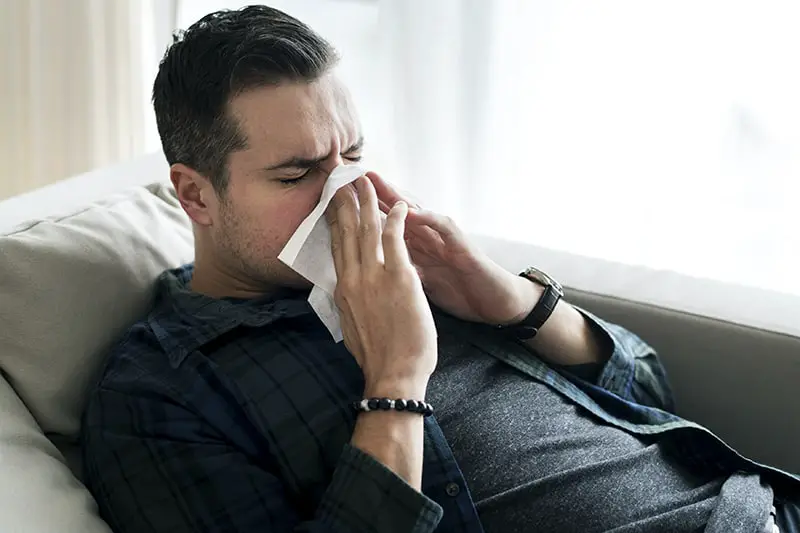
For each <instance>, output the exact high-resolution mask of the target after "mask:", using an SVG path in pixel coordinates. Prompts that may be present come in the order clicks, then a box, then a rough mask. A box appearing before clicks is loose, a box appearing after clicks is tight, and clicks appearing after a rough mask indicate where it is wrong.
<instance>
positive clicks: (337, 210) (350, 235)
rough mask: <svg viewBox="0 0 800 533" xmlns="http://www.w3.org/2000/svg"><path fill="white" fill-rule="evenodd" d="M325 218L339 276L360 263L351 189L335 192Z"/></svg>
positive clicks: (346, 186)
mask: <svg viewBox="0 0 800 533" xmlns="http://www.w3.org/2000/svg"><path fill="white" fill-rule="evenodd" d="M326 216H327V218H328V223H329V224H330V225H331V247H332V249H334V261H336V254H339V260H338V264H337V265H336V272H337V273H339V274H341V273H342V270H343V269H344V268H347V267H348V266H350V265H353V266H355V265H358V264H359V262H360V252H359V249H358V224H359V218H358V217H359V215H358V204H357V200H356V194H355V190H354V189H353V187H351V186H349V185H345V186H344V187H342V188H341V189H339V190H338V191H336V194H334V195H333V199H332V200H331V203H330V205H329V206H328V209H327V210H326ZM334 235H335V236H334Z"/></svg>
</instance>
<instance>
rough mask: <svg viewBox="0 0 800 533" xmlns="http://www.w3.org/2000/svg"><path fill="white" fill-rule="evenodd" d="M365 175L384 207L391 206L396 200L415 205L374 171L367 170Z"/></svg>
mask: <svg viewBox="0 0 800 533" xmlns="http://www.w3.org/2000/svg"><path fill="white" fill-rule="evenodd" d="M366 175H367V178H369V181H371V182H372V185H373V186H374V187H375V192H376V193H377V194H378V199H379V200H380V201H381V202H383V204H384V205H385V206H386V207H388V208H391V206H393V205H395V204H396V203H397V202H405V203H406V204H408V205H410V206H412V207H413V206H416V204H415V203H414V202H413V201H411V199H410V198H406V197H405V196H403V195H402V194H401V193H400V192H399V191H398V190H397V189H395V188H394V187H392V185H391V184H390V183H389V182H388V181H386V180H384V179H383V178H381V177H380V176H379V175H378V174H376V173H375V172H367V174H366ZM384 213H388V209H387V210H386V211H384Z"/></svg>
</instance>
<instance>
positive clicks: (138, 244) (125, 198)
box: [0, 154, 800, 533]
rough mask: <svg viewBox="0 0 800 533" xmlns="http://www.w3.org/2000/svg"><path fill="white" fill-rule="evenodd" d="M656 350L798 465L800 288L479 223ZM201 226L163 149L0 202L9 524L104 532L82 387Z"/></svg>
mask: <svg viewBox="0 0 800 533" xmlns="http://www.w3.org/2000/svg"><path fill="white" fill-rule="evenodd" d="M474 237H475V239H477V240H478V242H479V243H480V245H481V246H483V247H484V248H485V249H486V250H487V251H489V253H490V254H491V255H492V256H493V257H495V258H496V259H497V260H498V261H499V262H500V263H501V264H503V265H504V266H506V267H507V268H509V269H512V270H519V269H521V268H522V267H523V266H525V265H528V264H535V265H538V266H540V267H542V268H544V269H546V270H548V271H549V272H551V273H552V274H553V275H554V276H555V277H557V278H560V279H562V280H563V281H564V282H565V285H566V286H567V289H566V290H567V298H568V300H570V301H572V302H574V303H576V304H578V305H581V306H583V307H585V308H587V309H589V310H591V311H593V312H595V313H597V314H599V315H601V316H603V317H605V318H607V319H609V320H612V321H616V322H618V323H621V324H623V325H625V326H627V327H629V328H631V329H633V330H635V331H636V332H638V333H639V334H640V335H641V336H642V337H643V338H645V339H646V340H647V341H649V342H650V343H651V344H652V345H654V346H655V347H656V348H657V349H658V350H659V352H660V353H661V355H662V357H663V359H664V363H665V365H666V367H667V370H668V372H669V375H670V378H671V381H672V384H673V388H674V391H675V395H676V400H677V406H678V411H679V413H680V414H681V415H682V416H684V417H686V418H690V419H693V420H695V421H697V422H700V423H702V424H705V425H706V426H708V427H710V428H711V429H713V430H714V431H716V432H717V433H718V434H719V435H720V436H721V437H722V438H724V439H725V440H726V441H728V442H729V443H730V444H731V445H733V446H734V447H736V448H738V449H739V450H740V451H741V452H742V453H744V454H745V455H747V456H749V457H751V458H753V459H755V460H757V461H760V462H764V463H769V464H773V465H776V466H778V467H781V468H784V469H786V470H789V471H792V472H798V471H800V453H798V450H800V408H798V403H797V392H796V391H797V385H798V383H799V382H800V333H799V332H798V331H797V330H793V329H792V328H793V327H796V326H797V324H796V323H795V322H800V320H798V318H800V298H797V299H795V298H793V297H790V296H787V295H781V294H768V293H766V292H763V291H758V290H756V289H747V288H743V287H735V286H729V285H724V284H718V283H715V282H711V281H707V280H696V279H692V278H688V277H686V276H680V275H676V274H674V273H669V272H658V271H652V270H648V269H645V268H642V267H632V266H625V265H619V264H614V263H610V262H607V261H600V260H597V259H591V258H584V257H578V256H574V255H570V254H567V253H563V252H558V251H554V250H546V249H542V248H538V247H536V246H533V245H527V244H521V243H513V242H506V241H504V240H502V239H498V238H496V237H488V236H481V235H475V236H474ZM192 255H193V249H192V232H191V227H190V225H189V223H188V219H187V217H186V216H185V214H184V213H183V211H182V209H181V207H180V205H179V203H178V201H177V199H176V197H175V195H174V192H173V191H172V188H171V186H170V184H169V181H168V167H167V164H166V162H165V161H164V159H163V157H162V156H161V155H160V154H151V155H147V156H144V157H141V158H138V159H136V160H133V161H129V162H126V163H123V164H120V165H117V166H115V167H111V168H104V169H100V170H97V171H93V172H90V173H87V174H84V175H81V176H76V177H74V178H71V179H68V180H65V181H62V182H59V183H56V184H54V185H51V186H48V187H45V188H43V189H40V190H36V191H33V192H30V193H27V194H24V195H21V196H18V197H14V198H10V199H7V200H4V201H2V202H0V532H3V533H53V532H61V533H71V532H75V533H100V532H107V531H109V529H108V527H107V526H106V525H105V524H104V523H103V521H102V520H101V519H100V518H99V516H98V514H97V509H96V504H95V502H94V500H93V499H92V497H91V495H90V494H89V492H88V491H87V490H86V488H85V487H84V486H83V484H82V483H81V465H80V448H79V444H80V443H79V439H78V437H79V429H80V419H81V412H82V410H83V407H84V402H85V395H86V392H87V390H88V388H89V387H91V385H92V383H93V381H94V380H95V379H96V378H97V376H98V373H99V372H100V370H101V368H102V364H103V360H104V357H105V355H106V354H107V353H108V350H109V349H110V347H111V346H112V345H113V344H114V343H115V341H116V340H117V339H118V338H119V336H120V335H121V334H122V333H123V332H124V331H125V329H126V328H127V326H128V325H129V324H131V323H132V322H133V321H134V320H136V318H137V317H139V316H141V315H143V314H144V313H145V312H146V311H147V309H148V306H149V305H151V302H152V297H153V294H152V289H153V281H154V279H155V278H156V276H157V275H158V274H159V273H160V272H161V271H162V270H164V269H166V268H169V267H174V266H177V265H179V264H182V263H185V262H188V261H191V259H192Z"/></svg>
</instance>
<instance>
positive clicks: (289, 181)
mask: <svg viewBox="0 0 800 533" xmlns="http://www.w3.org/2000/svg"><path fill="white" fill-rule="evenodd" d="M312 170H314V169H313V168H309V169H308V170H306V171H305V172H303V173H302V174H300V175H299V176H296V177H294V178H284V179H281V180H278V181H280V182H281V183H283V184H284V185H292V184H294V183H299V182H301V181H303V179H304V178H305V177H306V176H308V173H309V172H311V171H312Z"/></svg>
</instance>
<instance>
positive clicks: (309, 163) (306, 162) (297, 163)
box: [266, 135, 364, 170]
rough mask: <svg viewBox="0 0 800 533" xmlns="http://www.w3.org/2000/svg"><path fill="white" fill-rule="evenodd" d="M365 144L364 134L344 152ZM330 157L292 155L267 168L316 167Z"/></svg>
mask: <svg viewBox="0 0 800 533" xmlns="http://www.w3.org/2000/svg"><path fill="white" fill-rule="evenodd" d="M363 146H364V136H363V135H362V136H360V137H359V138H358V140H357V141H356V142H354V143H353V144H351V145H350V146H349V147H348V148H347V150H344V151H343V152H342V153H343V154H349V153H351V152H356V151H358V150H360V149H361V148H363ZM327 158H328V156H327V155H324V156H322V157H311V158H309V157H296V156H295V157H291V158H289V159H287V160H285V161H281V162H280V163H278V164H276V165H272V166H270V167H267V168H266V170H280V169H285V168H314V167H316V166H317V165H319V164H320V163H322V162H323V161H325V160H326V159H327Z"/></svg>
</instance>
